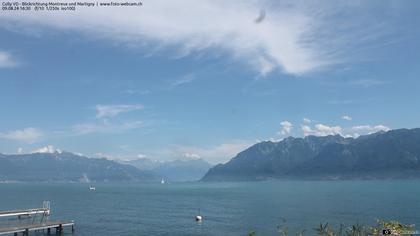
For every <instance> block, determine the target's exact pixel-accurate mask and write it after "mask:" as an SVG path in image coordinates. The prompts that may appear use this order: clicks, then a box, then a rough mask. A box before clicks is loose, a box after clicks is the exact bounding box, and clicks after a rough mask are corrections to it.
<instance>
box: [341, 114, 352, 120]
mask: <svg viewBox="0 0 420 236" xmlns="http://www.w3.org/2000/svg"><path fill="white" fill-rule="evenodd" d="M341 119H343V120H347V121H351V120H352V119H353V118H352V117H351V116H348V115H344V116H342V117H341Z"/></svg>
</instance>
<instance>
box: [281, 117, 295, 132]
mask: <svg viewBox="0 0 420 236" xmlns="http://www.w3.org/2000/svg"><path fill="white" fill-rule="evenodd" d="M280 125H281V130H280V132H279V134H281V135H288V134H290V133H291V132H292V129H293V124H292V123H290V122H289V121H287V120H285V121H282V122H281V123H280Z"/></svg>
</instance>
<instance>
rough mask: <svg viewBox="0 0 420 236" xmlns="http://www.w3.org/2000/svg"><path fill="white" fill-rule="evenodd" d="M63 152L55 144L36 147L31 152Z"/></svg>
mask: <svg viewBox="0 0 420 236" xmlns="http://www.w3.org/2000/svg"><path fill="white" fill-rule="evenodd" d="M55 152H57V153H61V150H60V149H58V148H55V147H54V146H53V145H47V146H45V147H40V148H38V149H35V150H33V151H31V153H55Z"/></svg>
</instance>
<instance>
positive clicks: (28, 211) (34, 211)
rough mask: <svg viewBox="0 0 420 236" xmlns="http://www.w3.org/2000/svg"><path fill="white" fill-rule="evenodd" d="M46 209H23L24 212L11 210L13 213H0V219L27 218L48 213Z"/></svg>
mask: <svg viewBox="0 0 420 236" xmlns="http://www.w3.org/2000/svg"><path fill="white" fill-rule="evenodd" d="M49 211H50V210H49V209H47V208H34V209H25V210H13V211H0V217H8V216H29V215H35V214H43V213H49Z"/></svg>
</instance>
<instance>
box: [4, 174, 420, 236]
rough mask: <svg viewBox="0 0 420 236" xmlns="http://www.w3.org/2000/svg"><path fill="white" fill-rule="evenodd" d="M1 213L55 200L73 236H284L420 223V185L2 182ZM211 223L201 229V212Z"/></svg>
mask: <svg viewBox="0 0 420 236" xmlns="http://www.w3.org/2000/svg"><path fill="white" fill-rule="evenodd" d="M0 193H1V194H0V209H19V208H32V207H38V206H40V204H41V203H42V201H43V200H50V201H51V203H52V215H51V219H54V218H56V219H68V220H75V221H76V231H75V234H74V235H78V236H88V235H232V236H233V235H235V236H236V235H246V234H247V233H249V232H250V231H252V230H256V231H257V233H258V235H268V236H270V235H278V233H277V232H276V227H277V226H278V225H279V224H281V223H282V222H283V220H282V219H283V218H284V219H286V220H287V224H288V225H289V229H290V231H291V232H294V231H297V230H301V229H307V230H308V231H307V232H308V235H311V233H312V232H313V231H311V230H312V228H314V227H315V226H316V225H318V224H319V223H321V222H323V223H325V222H327V221H328V222H330V224H339V223H348V224H350V223H358V222H359V223H361V222H363V223H370V224H373V223H375V219H389V220H391V219H392V220H399V221H401V222H404V223H410V224H419V223H420V215H419V214H418V212H420V205H419V204H418V196H420V185H419V183H418V181H414V180H400V181H395V180H393V181H386V180H382V181H265V182H240V183H238V182H228V183H202V182H198V183H169V184H164V185H162V184H159V183H156V184H155V183H147V184H142V183H132V184H115V183H112V184H97V185H96V191H89V186H88V185H86V184H20V183H19V184H0ZM199 208H200V209H201V214H202V215H203V217H204V221H203V222H202V223H201V224H197V223H196V222H195V220H194V216H195V215H196V214H197V212H198V209H199Z"/></svg>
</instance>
